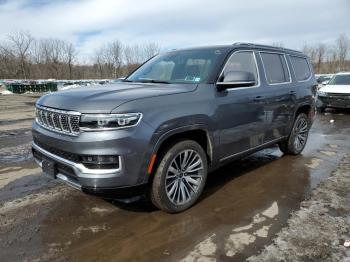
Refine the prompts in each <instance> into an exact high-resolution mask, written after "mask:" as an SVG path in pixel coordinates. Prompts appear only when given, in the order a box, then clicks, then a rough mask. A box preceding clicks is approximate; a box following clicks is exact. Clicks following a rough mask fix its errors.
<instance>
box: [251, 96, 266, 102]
mask: <svg viewBox="0 0 350 262" xmlns="http://www.w3.org/2000/svg"><path fill="white" fill-rule="evenodd" d="M263 99H265V96H256V97H255V98H254V99H253V100H254V102H261V101H262V100H263Z"/></svg>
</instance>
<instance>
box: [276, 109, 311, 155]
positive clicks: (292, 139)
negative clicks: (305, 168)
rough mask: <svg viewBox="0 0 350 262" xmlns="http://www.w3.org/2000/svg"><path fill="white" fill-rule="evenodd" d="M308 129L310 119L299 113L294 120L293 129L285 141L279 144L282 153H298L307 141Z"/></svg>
mask: <svg viewBox="0 0 350 262" xmlns="http://www.w3.org/2000/svg"><path fill="white" fill-rule="evenodd" d="M309 130H310V120H309V118H308V117H307V115H306V114H304V113H301V114H299V115H298V116H297V118H296V119H295V121H294V125H293V129H292V131H291V133H290V135H289V137H288V139H287V140H286V141H283V142H281V143H280V144H279V147H280V149H281V151H282V152H283V153H284V154H289V155H299V154H300V153H301V152H302V151H303V149H304V147H305V145H306V142H307V139H308V135H309Z"/></svg>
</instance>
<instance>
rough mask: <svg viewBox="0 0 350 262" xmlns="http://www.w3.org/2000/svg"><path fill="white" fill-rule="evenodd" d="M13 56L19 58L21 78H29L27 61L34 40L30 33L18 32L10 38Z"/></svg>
mask: <svg viewBox="0 0 350 262" xmlns="http://www.w3.org/2000/svg"><path fill="white" fill-rule="evenodd" d="M8 39H9V41H10V44H11V48H12V52H13V54H14V55H15V56H16V57H17V58H18V61H19V67H20V71H21V77H22V78H24V79H26V78H27V76H28V69H27V62H28V61H27V59H28V55H29V51H30V47H31V44H32V42H33V41H34V38H33V37H32V36H31V35H30V34H29V33H24V32H18V33H14V34H12V35H9V36H8Z"/></svg>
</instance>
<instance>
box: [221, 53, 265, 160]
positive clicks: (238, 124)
mask: <svg viewBox="0 0 350 262" xmlns="http://www.w3.org/2000/svg"><path fill="white" fill-rule="evenodd" d="M230 71H239V72H249V73H251V74H252V75H253V76H254V78H255V80H256V82H255V85H253V86H249V87H240V86H237V85H235V86H234V87H232V88H230V86H229V83H227V84H228V88H227V89H226V90H224V91H221V92H219V91H218V92H217V94H216V95H217V97H216V101H217V111H216V120H217V123H218V130H219V131H218V132H219V136H220V159H221V160H225V159H228V158H231V157H233V156H235V155H236V154H238V153H241V152H244V151H246V150H248V149H250V148H254V147H257V146H259V145H261V144H262V143H263V142H264V140H265V131H264V125H265V112H264V108H265V96H264V91H263V90H262V89H261V86H260V79H259V73H258V71H257V63H256V57H255V53H254V52H253V51H248V50H244V51H243V50H242V51H236V52H234V53H233V54H232V55H231V57H230V58H229V60H228V62H227V63H226V65H225V67H224V69H223V72H222V74H221V75H220V77H219V81H225V74H227V72H230Z"/></svg>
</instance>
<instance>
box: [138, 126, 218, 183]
mask: <svg viewBox="0 0 350 262" xmlns="http://www.w3.org/2000/svg"><path fill="white" fill-rule="evenodd" d="M193 130H201V131H204V132H205V133H206V136H207V142H208V150H207V153H208V155H209V158H210V160H211V162H212V165H215V163H216V162H217V159H215V158H214V157H213V156H215V152H214V151H215V136H214V134H213V133H212V132H209V131H208V128H207V126H206V125H204V124H192V125H186V126H180V127H176V128H173V129H171V130H167V131H165V132H164V133H160V132H155V133H154V135H153V137H152V139H151V143H150V151H149V152H148V153H147V156H146V159H145V161H146V162H147V172H146V170H145V169H144V172H145V173H150V171H152V168H153V164H154V161H155V160H156V159H155V157H154V156H156V155H157V152H158V150H159V148H160V147H161V146H162V144H163V143H164V141H165V140H166V139H168V138H170V137H171V136H174V135H177V134H181V133H184V132H187V131H193ZM148 178H149V176H147V178H146V181H147V180H148Z"/></svg>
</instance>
